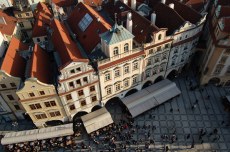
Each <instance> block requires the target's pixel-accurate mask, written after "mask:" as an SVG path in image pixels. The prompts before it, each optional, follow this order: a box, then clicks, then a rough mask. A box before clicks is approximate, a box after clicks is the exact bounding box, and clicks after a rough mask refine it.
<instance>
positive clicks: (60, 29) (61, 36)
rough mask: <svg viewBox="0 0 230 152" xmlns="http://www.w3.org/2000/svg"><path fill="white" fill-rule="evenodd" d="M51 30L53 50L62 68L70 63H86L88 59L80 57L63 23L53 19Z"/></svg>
mask: <svg viewBox="0 0 230 152" xmlns="http://www.w3.org/2000/svg"><path fill="white" fill-rule="evenodd" d="M51 28H52V29H53V33H52V41H53V44H55V45H54V48H55V50H56V51H57V52H58V53H59V55H60V58H61V63H62V66H61V68H63V67H64V66H66V65H67V64H69V63H71V62H72V61H76V62H77V61H79V62H88V59H85V58H83V57H82V55H81V53H80V50H79V49H78V47H77V46H76V44H75V42H74V41H73V40H72V39H71V38H70V36H69V33H68V30H67V29H66V27H65V26H64V24H63V23H61V22H60V21H58V20H57V19H54V20H53V21H52V22H51Z"/></svg>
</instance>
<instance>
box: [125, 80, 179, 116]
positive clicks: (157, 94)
mask: <svg viewBox="0 0 230 152" xmlns="http://www.w3.org/2000/svg"><path fill="white" fill-rule="evenodd" d="M180 93H181V91H180V90H179V89H178V88H177V86H176V84H175V83H174V82H171V81H169V80H168V79H165V80H162V81H160V82H158V83H156V84H154V85H151V86H149V87H147V88H145V89H143V90H141V91H138V92H137V93H134V94H132V95H130V96H128V97H125V98H123V99H121V100H122V102H123V103H124V104H125V105H126V107H127V108H128V110H129V112H130V113H131V115H132V116H133V117H136V116H138V115H140V114H141V113H143V112H145V111H147V110H149V109H151V108H153V107H156V106H158V105H159V104H162V103H164V102H166V101H167V100H169V99H171V98H173V97H175V96H177V95H179V94H180Z"/></svg>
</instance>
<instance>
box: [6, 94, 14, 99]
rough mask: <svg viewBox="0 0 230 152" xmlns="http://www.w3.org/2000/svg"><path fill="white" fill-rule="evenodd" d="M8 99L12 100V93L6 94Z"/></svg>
mask: <svg viewBox="0 0 230 152" xmlns="http://www.w3.org/2000/svg"><path fill="white" fill-rule="evenodd" d="M6 96H7V97H8V99H9V100H14V97H13V96H12V95H6Z"/></svg>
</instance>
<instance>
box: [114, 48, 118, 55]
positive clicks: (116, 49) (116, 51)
mask: <svg viewBox="0 0 230 152" xmlns="http://www.w3.org/2000/svg"><path fill="white" fill-rule="evenodd" d="M118 54H119V53H118V47H115V48H114V49H113V55H114V56H116V55H118Z"/></svg>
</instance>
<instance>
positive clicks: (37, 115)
mask: <svg viewBox="0 0 230 152" xmlns="http://www.w3.org/2000/svg"><path fill="white" fill-rule="evenodd" d="M35 117H36V119H45V118H47V116H46V114H44V113H42V114H36V115H35Z"/></svg>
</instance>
